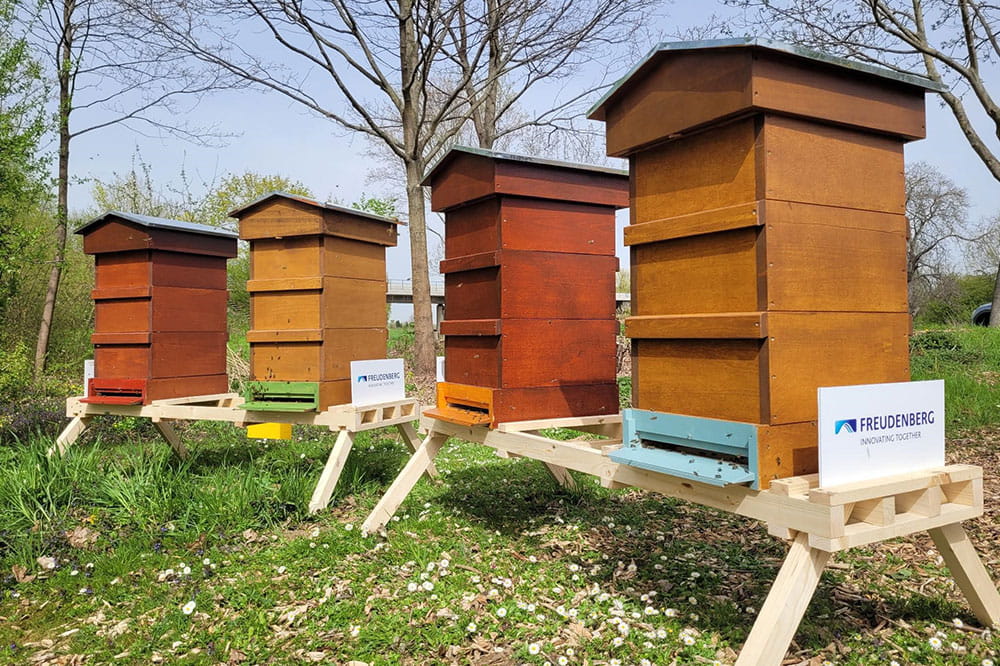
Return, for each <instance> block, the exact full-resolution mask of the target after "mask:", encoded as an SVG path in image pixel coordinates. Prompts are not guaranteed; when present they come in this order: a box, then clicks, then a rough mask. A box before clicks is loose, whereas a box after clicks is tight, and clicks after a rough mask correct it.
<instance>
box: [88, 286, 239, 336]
mask: <svg viewBox="0 0 1000 666" xmlns="http://www.w3.org/2000/svg"><path fill="white" fill-rule="evenodd" d="M147 292H148V295H149V296H150V297H149V298H143V297H139V298H133V297H129V296H120V297H119V296H110V295H107V294H106V293H105V294H101V295H100V296H97V297H96V298H100V299H103V298H112V299H113V300H97V302H96V303H95V304H94V318H95V327H94V330H95V332H97V333H122V332H132V331H152V332H180V331H225V330H226V302H227V298H228V294H227V292H226V291H225V290H224V289H189V288H186V287H160V286H155V287H152V288H150V289H148V290H147Z"/></svg>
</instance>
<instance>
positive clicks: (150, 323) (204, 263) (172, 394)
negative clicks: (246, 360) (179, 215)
mask: <svg viewBox="0 0 1000 666" xmlns="http://www.w3.org/2000/svg"><path fill="white" fill-rule="evenodd" d="M76 233H78V234H81V235H82V236H83V251H84V252H86V253H87V254H93V255H94V272H95V276H94V290H93V292H92V297H93V299H94V319H95V324H94V334H93V336H92V338H91V339H92V341H93V343H94V378H93V379H91V380H90V385H89V387H88V397H87V398H85V400H84V401H85V402H94V403H104V404H148V403H149V402H151V401H152V400H161V399H166V398H178V397H185V396H196V395H208V394H213V393H225V392H226V391H228V390H229V381H228V378H227V376H226V340H227V333H226V297H227V292H226V259H228V258H231V257H235V256H236V234H234V233H232V232H230V231H225V230H223V229H219V228H216V227H210V226H206V225H203V224H192V223H188V222H179V221H176V220H165V219H162V218H158V217H148V216H145V215H134V214H132V213H122V212H118V211H112V212H109V213H106V214H104V215H102V216H100V217H98V218H95V219H94V220H91V221H90V222H88V223H87V224H85V225H84V226H82V227H80V228H79V229H78V230H77V231H76Z"/></svg>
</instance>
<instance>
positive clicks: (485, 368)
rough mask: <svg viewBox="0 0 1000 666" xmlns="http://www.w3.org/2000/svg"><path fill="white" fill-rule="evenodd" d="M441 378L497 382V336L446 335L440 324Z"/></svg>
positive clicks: (483, 383) (495, 384)
mask: <svg viewBox="0 0 1000 666" xmlns="http://www.w3.org/2000/svg"><path fill="white" fill-rule="evenodd" d="M443 331H444V332H445V335H446V337H445V339H444V356H445V359H446V361H445V364H444V378H445V381H446V382H453V383H456V384H469V385H473V386H487V387H498V386H500V336H482V335H474V336H469V335H461V336H457V335H450V334H448V333H447V331H448V328H447V327H444V328H443Z"/></svg>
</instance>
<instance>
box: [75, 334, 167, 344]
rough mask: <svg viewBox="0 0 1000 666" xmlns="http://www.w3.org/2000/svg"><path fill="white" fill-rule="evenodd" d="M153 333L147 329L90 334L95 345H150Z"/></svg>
mask: <svg viewBox="0 0 1000 666" xmlns="http://www.w3.org/2000/svg"><path fill="white" fill-rule="evenodd" d="M152 340H153V334H152V333H150V332H149V331H148V330H147V331H141V332H140V331H132V332H110V333H94V334H92V335H91V336H90V341H91V343H93V344H95V345H148V344H149V343H150V342H152Z"/></svg>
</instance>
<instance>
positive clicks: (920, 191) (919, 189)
mask: <svg viewBox="0 0 1000 666" xmlns="http://www.w3.org/2000/svg"><path fill="white" fill-rule="evenodd" d="M906 217H907V220H908V221H909V238H908V239H907V243H906V281H907V284H908V285H909V287H910V310H911V312H912V313H914V314H915V309H916V307H917V305H918V303H917V302H916V301H917V299H916V298H915V295H916V294H922V293H927V292H928V289H929V287H930V286H932V285H933V284H934V283H936V282H937V281H938V280H940V279H941V278H942V277H943V276H945V275H947V274H950V273H951V272H952V270H951V268H952V262H953V259H954V258H955V257H957V256H958V251H959V250H960V249H961V246H962V245H964V244H965V243H969V242H975V241H977V240H978V237H977V235H976V230H975V229H974V228H973V227H972V224H971V223H970V222H969V197H968V192H966V190H965V188H962V187H959V186H958V185H956V184H955V183H954V182H953V181H952V180H951V179H949V178H947V177H946V176H944V175H942V174H941V172H940V171H938V170H937V169H935V168H934V167H933V166H931V165H930V164H927V163H926V162H917V163H916V164H911V165H909V166H908V167H907V168H906Z"/></svg>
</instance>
